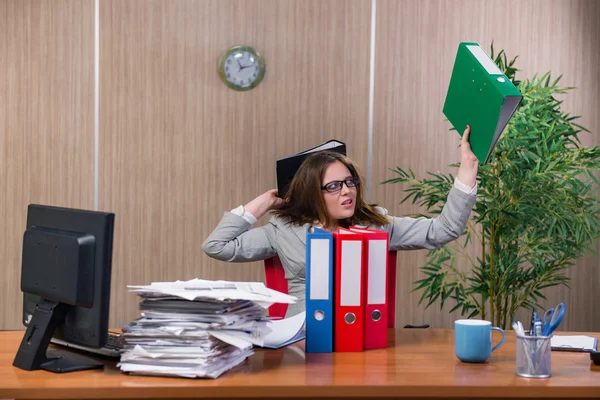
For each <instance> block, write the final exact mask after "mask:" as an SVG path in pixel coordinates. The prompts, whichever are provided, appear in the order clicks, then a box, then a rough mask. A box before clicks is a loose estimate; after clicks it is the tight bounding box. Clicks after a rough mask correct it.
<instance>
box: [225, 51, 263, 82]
mask: <svg viewBox="0 0 600 400" xmlns="http://www.w3.org/2000/svg"><path fill="white" fill-rule="evenodd" d="M217 68H218V71H219V75H220V76H221V79H222V80H223V82H224V83H225V84H226V85H227V86H229V87H230V88H232V89H235V90H250V89H253V88H255V87H256V86H257V85H258V84H259V83H260V81H261V80H262V78H263V76H264V74H265V62H264V60H263V58H262V56H261V55H260V54H258V52H257V51H256V50H254V49H253V48H252V47H249V46H243V45H238V46H234V47H232V48H230V49H229V50H226V51H225V52H224V53H223V54H222V55H221V57H220V58H219V64H218V67H217Z"/></svg>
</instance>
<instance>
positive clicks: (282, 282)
mask: <svg viewBox="0 0 600 400" xmlns="http://www.w3.org/2000/svg"><path fill="white" fill-rule="evenodd" d="M396 263H397V252H396V251H390V252H389V253H388V287H387V292H388V295H387V301H388V328H394V326H395V320H396ZM265 281H266V285H267V287H268V288H270V289H273V290H277V291H278V292H281V293H285V294H288V283H287V280H286V279H285V271H284V270H283V266H282V265H281V260H280V259H279V257H277V256H275V257H272V258H268V259H266V260H265ZM287 308H288V305H287V304H280V303H276V304H273V305H272V306H271V307H269V317H271V318H273V319H279V318H285V314H286V312H287Z"/></svg>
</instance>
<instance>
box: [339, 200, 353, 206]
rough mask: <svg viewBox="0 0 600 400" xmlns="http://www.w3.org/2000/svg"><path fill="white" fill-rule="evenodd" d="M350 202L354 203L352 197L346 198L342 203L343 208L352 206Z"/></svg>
mask: <svg viewBox="0 0 600 400" xmlns="http://www.w3.org/2000/svg"><path fill="white" fill-rule="evenodd" d="M352 203H354V202H353V201H352V199H348V200H346V201H344V202H343V203H342V207H344V208H350V207H352Z"/></svg>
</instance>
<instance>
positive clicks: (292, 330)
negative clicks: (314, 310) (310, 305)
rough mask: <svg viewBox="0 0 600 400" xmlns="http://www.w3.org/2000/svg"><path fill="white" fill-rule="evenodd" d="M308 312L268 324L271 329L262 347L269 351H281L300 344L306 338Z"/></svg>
mask: <svg viewBox="0 0 600 400" xmlns="http://www.w3.org/2000/svg"><path fill="white" fill-rule="evenodd" d="M305 321H306V312H304V311H303V312H301V313H300V314H297V315H294V316H293V317H290V318H285V319H280V320H274V321H271V322H269V323H267V327H268V328H269V329H271V332H270V333H268V334H267V335H266V336H265V338H264V344H263V345H262V347H265V348H267V349H280V348H282V347H285V346H287V345H290V344H292V343H296V342H299V341H300V340H304V339H305V338H306V334H305V330H304V328H305V325H304V324H305Z"/></svg>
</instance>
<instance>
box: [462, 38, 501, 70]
mask: <svg viewBox="0 0 600 400" xmlns="http://www.w3.org/2000/svg"><path fill="white" fill-rule="evenodd" d="M467 49H469V50H470V51H471V54H473V55H474V56H475V58H476V59H477V61H479V64H481V66H482V67H483V68H485V70H486V71H487V73H488V74H490V75H504V74H503V73H502V71H500V68H498V66H497V65H496V64H495V63H494V62H493V61H492V59H491V58H490V56H488V55H487V54H486V53H485V51H483V49H482V48H481V47H479V46H474V45H470V46H467Z"/></svg>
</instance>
